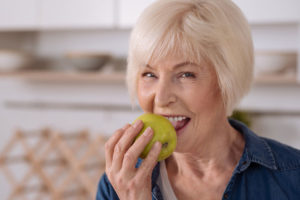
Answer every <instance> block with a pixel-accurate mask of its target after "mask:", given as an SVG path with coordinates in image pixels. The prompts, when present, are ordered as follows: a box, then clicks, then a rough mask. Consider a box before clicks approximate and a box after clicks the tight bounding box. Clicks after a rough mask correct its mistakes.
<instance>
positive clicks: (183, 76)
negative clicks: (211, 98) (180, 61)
mask: <svg viewBox="0 0 300 200" xmlns="http://www.w3.org/2000/svg"><path fill="white" fill-rule="evenodd" d="M181 77H182V78H195V77H196V76H195V74H194V73H192V72H184V73H182V74H181Z"/></svg>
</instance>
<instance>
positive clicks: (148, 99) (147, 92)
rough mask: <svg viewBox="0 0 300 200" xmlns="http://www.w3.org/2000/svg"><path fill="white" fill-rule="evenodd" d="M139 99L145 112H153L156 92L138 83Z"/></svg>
mask: <svg viewBox="0 0 300 200" xmlns="http://www.w3.org/2000/svg"><path fill="white" fill-rule="evenodd" d="M137 97H138V101H139V104H140V106H141V108H142V109H143V111H144V112H152V111H153V101H154V92H153V91H152V90H151V89H150V87H147V85H146V84H142V83H139V82H138V87H137Z"/></svg>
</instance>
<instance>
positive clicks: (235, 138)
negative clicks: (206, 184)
mask: <svg viewBox="0 0 300 200" xmlns="http://www.w3.org/2000/svg"><path fill="white" fill-rule="evenodd" d="M216 127H217V128H214V130H213V131H210V132H209V134H207V137H205V138H203V140H202V141H199V143H198V147H199V148H197V149H195V150H194V151H191V152H188V153H179V152H174V153H173V154H172V156H171V157H170V158H168V159H167V160H166V164H167V169H168V171H169V170H170V171H169V172H170V173H172V174H178V175H179V174H180V175H183V176H185V175H187V176H189V175H191V173H192V175H193V176H195V175H196V176H198V178H199V176H206V175H209V174H210V172H213V173H214V174H216V173H217V172H220V173H222V172H224V170H225V171H233V169H234V167H235V166H236V164H237V163H238V161H239V159H240V157H241V156H242V153H243V149H244V145H245V142H244V139H243V136H242V135H241V134H240V133H238V132H237V131H236V130H235V129H234V128H232V127H231V126H230V124H229V122H228V121H227V119H226V122H225V123H224V125H223V126H220V125H219V126H216Z"/></svg>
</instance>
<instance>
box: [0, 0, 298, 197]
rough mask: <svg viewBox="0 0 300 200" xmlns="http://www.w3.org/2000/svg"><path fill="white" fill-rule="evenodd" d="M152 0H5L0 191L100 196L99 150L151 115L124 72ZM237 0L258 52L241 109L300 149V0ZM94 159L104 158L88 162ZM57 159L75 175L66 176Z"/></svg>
mask: <svg viewBox="0 0 300 200" xmlns="http://www.w3.org/2000/svg"><path fill="white" fill-rule="evenodd" d="M151 2H153V0H0V91H1V93H0V134H1V135H0V138H1V139H0V188H1V190H0V197H1V199H25V198H27V199H93V194H94V192H95V188H96V183H97V180H98V179H99V174H101V173H102V171H101V170H103V154H102V153H101V152H100V151H101V150H99V152H98V149H97V148H98V147H100V146H101V145H102V144H103V143H104V141H105V139H106V138H107V137H109V136H110V135H111V134H112V133H113V132H114V130H116V129H117V128H119V127H121V126H123V125H124V124H125V123H128V122H132V121H133V120H134V119H135V118H136V117H137V116H138V115H140V114H141V113H142V111H141V110H140V108H139V107H138V106H137V107H136V108H134V109H133V108H132V107H131V105H130V99H129V96H128V94H127V90H126V86H125V79H124V77H125V76H124V74H125V68H126V56H127V48H128V39H129V36H130V31H131V29H132V27H133V26H134V23H135V21H136V19H137V16H138V15H139V14H140V13H141V11H142V10H143V9H144V8H145V7H146V6H147V5H148V4H150V3H151ZM234 2H236V3H237V4H238V5H239V6H240V8H241V9H242V10H243V11H244V13H245V15H246V17H247V18H248V20H249V22H250V25H251V28H252V33H253V39H254V45H255V54H256V56H257V57H256V64H255V65H256V68H255V77H256V78H255V82H254V85H253V88H252V90H251V91H250V93H249V95H247V96H246V98H245V99H244V100H243V101H242V102H241V104H240V106H239V108H238V111H239V113H238V115H237V116H238V117H241V119H246V120H245V121H247V120H248V121H249V122H250V123H251V125H250V126H251V128H252V129H253V130H255V131H256V132H257V133H258V134H259V135H262V136H265V137H270V138H274V139H277V140H279V141H281V142H283V143H286V144H289V145H291V146H294V147H296V148H300V1H299V0H285V1H282V0H251V1H250V0H249V1H245V0H234ZM100 136H101V137H100ZM87 138H89V139H87ZM99 138H100V139H99ZM83 141H84V142H83ZM72 142H73V143H72ZM97 142H99V143H97ZM71 143H72V144H71ZM52 154H53V155H54V156H53V159H52V160H49V159H48V160H47V158H50V157H51V155H52ZM87 158H88V159H92V158H96V159H98V161H99V162H98V165H90V167H86V165H85V164H87V163H88V161H87V160H88V159H87ZM96 163H97V162H96ZM49 166H52V167H54V174H57V176H59V177H63V176H66V178H62V180H59V181H60V182H59V183H58V182H57V181H58V178H57V176H55V178H54V176H53V172H51V173H52V175H49V174H51V173H50V171H51V170H50V171H49V170H48V169H47V170H46V167H49ZM92 166H94V168H96V169H98V171H96V173H95V174H96V175H95V174H94V175H91V176H90V175H89V174H90V173H89V170H86V168H89V169H92V168H93V167H92ZM95 166H96V167H95ZM100 168H101V170H100ZM64 169H67V170H64ZM99 170H100V171H99ZM67 172H69V173H70V174H71V175H70V174H69V175H65V174H66V173H67ZM71 172H72V173H71ZM54 179H55V180H54ZM74 182H76V183H78V185H77V186H74V188H71V189H69V190H68V186H70V185H71V183H74ZM55 186H59V187H60V189H57V188H56V187H55ZM62 188H63V189H62ZM64 189H66V190H64ZM66 191H67V192H66ZM78 191H80V192H79V193H78ZM34 193H35V194H34ZM22 195H23V196H22ZM28 195H29V196H28ZM34 195H35V196H34Z"/></svg>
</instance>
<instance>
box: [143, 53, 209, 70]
mask: <svg viewBox="0 0 300 200" xmlns="http://www.w3.org/2000/svg"><path fill="white" fill-rule="evenodd" d="M205 65H206V64H205V62H201V63H198V62H196V61H193V60H191V59H185V58H183V57H182V56H181V57H180V56H167V57H165V58H163V59H160V60H156V61H155V62H154V61H150V62H148V63H146V64H144V65H142V66H143V67H144V68H150V69H162V68H164V69H165V68H167V69H172V70H173V69H179V68H183V67H195V68H199V69H201V68H204V67H205Z"/></svg>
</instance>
